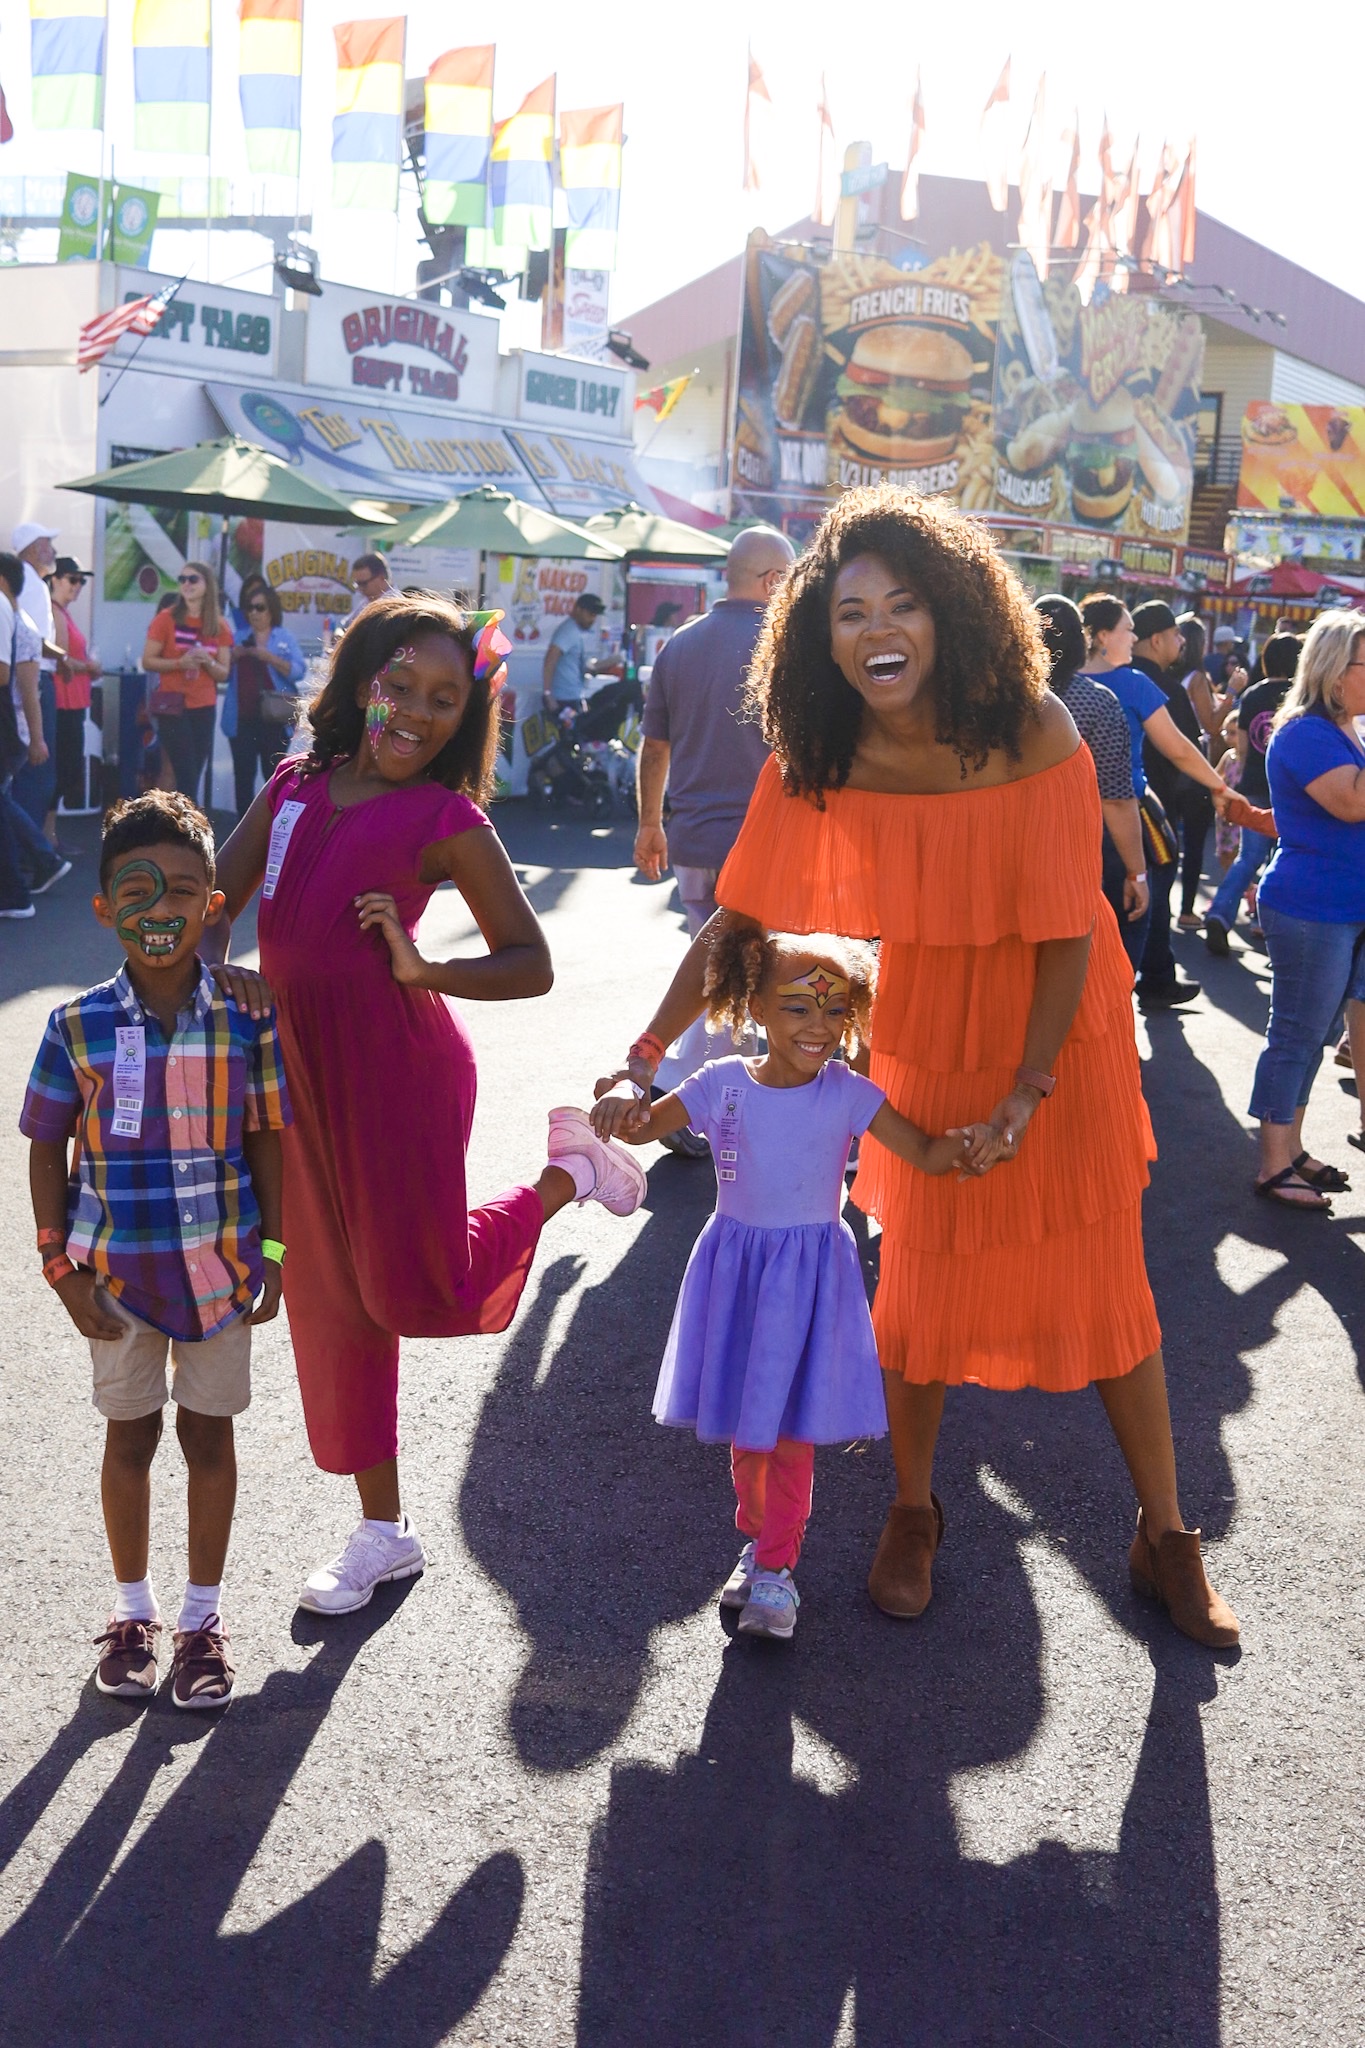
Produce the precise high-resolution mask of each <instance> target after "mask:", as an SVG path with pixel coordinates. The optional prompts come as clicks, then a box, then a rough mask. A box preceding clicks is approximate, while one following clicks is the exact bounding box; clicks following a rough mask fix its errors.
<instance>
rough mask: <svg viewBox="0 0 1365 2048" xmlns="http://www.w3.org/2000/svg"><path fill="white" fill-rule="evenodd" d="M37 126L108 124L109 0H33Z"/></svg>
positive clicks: (92, 126) (34, 113)
mask: <svg viewBox="0 0 1365 2048" xmlns="http://www.w3.org/2000/svg"><path fill="white" fill-rule="evenodd" d="M29 14H30V17H31V33H32V72H33V125H34V127H35V128H99V127H102V126H103V121H104V33H105V28H106V25H107V5H106V0H29Z"/></svg>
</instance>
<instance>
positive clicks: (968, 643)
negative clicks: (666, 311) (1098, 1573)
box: [627, 487, 1238, 1646]
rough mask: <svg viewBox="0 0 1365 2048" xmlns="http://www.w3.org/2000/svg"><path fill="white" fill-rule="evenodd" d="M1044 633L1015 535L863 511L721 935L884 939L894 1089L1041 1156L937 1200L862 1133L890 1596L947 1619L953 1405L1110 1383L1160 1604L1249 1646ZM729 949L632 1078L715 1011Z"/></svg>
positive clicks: (814, 570) (935, 1116)
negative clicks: (944, 1473) (1005, 541)
mask: <svg viewBox="0 0 1365 2048" xmlns="http://www.w3.org/2000/svg"><path fill="white" fill-rule="evenodd" d="M1046 675H1047V661H1046V657H1045V654H1044V652H1043V648H1042V644H1041V640H1040V636H1039V630H1038V621H1037V618H1036V615H1035V613H1034V611H1033V609H1032V606H1031V605H1030V603H1029V601H1028V598H1027V596H1026V595H1025V593H1024V591H1023V589H1022V587H1021V586H1020V584H1019V583H1018V582H1017V580H1016V579H1015V578H1014V576H1013V575H1012V574H1011V572H1010V571H1009V570H1008V569H1007V568H1006V566H1005V565H1004V563H1003V562H1002V561H1001V559H1000V557H999V556H998V555H997V554H996V552H995V550H994V548H993V547H992V545H991V542H990V540H989V538H988V536H987V534H986V532H985V529H984V528H983V527H981V526H980V525H979V524H977V523H976V522H975V521H972V520H969V519H966V518H964V517H963V516H961V515H960V514H958V513H956V512H954V511H952V510H951V509H950V508H948V507H945V506H943V505H941V504H940V503H939V502H938V501H935V500H926V499H920V498H917V497H915V496H914V495H913V494H912V493H909V492H906V491H899V490H894V489H891V488H889V487H884V488H880V489H874V490H858V491H852V492H849V493H848V494H846V495H845V496H844V497H843V498H842V499H840V501H839V503H838V504H837V505H836V506H835V507H834V508H833V509H832V510H831V511H830V513H829V514H828V515H827V517H826V518H825V520H824V522H823V524H822V525H821V527H820V530H819V532H818V533H817V534H816V536H815V539H814V541H813V543H812V544H811V547H810V548H809V550H808V551H807V553H806V554H805V555H804V556H803V557H802V558H801V560H800V561H799V562H798V563H797V564H796V565H795V567H794V568H793V569H792V571H791V573H790V575H789V576H788V579H787V582H786V584H785V585H784V587H783V588H782V589H781V590H780V591H779V592H778V594H777V595H776V597H775V598H774V599H773V602H772V605H771V608H770V611H769V614H768V619H767V622H766V625H765V627H764V632H763V637H762V639H761V640H760V642H759V647H758V651H757V654H756V656H755V662H754V668H753V672H752V676H751V685H750V687H751V692H752V694H753V696H754V699H755V702H756V705H757V708H758V710H759V712H760V714H761V717H762V721H763V729H764V733H765V735H766V737H767V738H768V740H769V742H770V743H771V745H772V747H773V759H772V760H770V761H769V763H768V764H767V766H766V768H765V769H764V771H763V774H762V776H761V777H760V780H759V783H758V787H757V789H756V790H755V792H754V797H753V801H752V803H751V804H750V807H749V812H748V816H747V818H746V820H745V823H744V826H743V829H742V831H741V833H740V837H739V839H738V841H737V843H736V845H735V848H734V851H733V852H732V854H731V856H730V859H729V861H728V862H727V864H726V866H725V869H724V871H723V872H722V874H721V877H720V882H719V884H718V887H717V898H718V900H719V902H720V903H721V905H722V906H723V907H722V909H721V910H720V911H719V912H718V914H717V916H718V919H726V920H733V919H734V918H736V917H743V918H746V919H749V920H751V921H753V922H756V923H758V924H760V925H762V926H765V927H766V928H768V929H769V930H780V931H788V932H812V931H820V930H827V931H836V932H840V933H843V934H845V935H847V936H849V937H861V938H879V939H880V940H881V941H882V964H881V977H880V986H879V990H878V995H877V1004H876V1009H875V1012H874V1015H873V1023H872V1048H871V1074H872V1078H873V1079H874V1080H875V1081H876V1082H877V1084H878V1085H879V1086H880V1087H881V1088H883V1089H885V1091H886V1093H887V1096H888V1097H889V1099H890V1101H891V1102H892V1103H893V1104H894V1105H895V1107H896V1108H897V1109H899V1110H900V1111H901V1112H902V1114H903V1115H905V1116H908V1117H910V1118H912V1119H913V1120H914V1122H915V1123H917V1124H918V1125H920V1126H921V1128H923V1129H925V1130H928V1131H933V1132H941V1131H946V1130H948V1129H949V1128H951V1127H954V1126H958V1125H965V1124H968V1123H973V1122H978V1121H984V1120H989V1121H992V1122H993V1123H994V1124H995V1125H996V1126H997V1128H999V1129H1000V1130H1001V1132H1002V1133H1003V1134H1004V1135H1005V1137H1006V1140H1007V1142H1008V1143H1009V1145H1010V1147H1011V1151H1012V1157H1011V1160H1010V1162H1009V1163H1008V1164H1007V1165H1004V1166H1001V1167H998V1168H997V1169H996V1170H995V1172H993V1173H991V1174H989V1175H987V1176H986V1177H985V1179H984V1180H979V1181H974V1180H968V1181H960V1180H958V1179H957V1178H955V1177H953V1176H948V1177H946V1178H944V1179H940V1180H932V1179H930V1178H929V1177H928V1176H926V1175H923V1174H915V1173H912V1172H911V1171H909V1170H908V1169H907V1168H906V1167H905V1166H904V1165H902V1163H901V1162H900V1161H898V1160H897V1159H895V1158H893V1157H892V1156H891V1154H890V1153H888V1152H887V1151H886V1150H885V1149H884V1148H883V1147H882V1146H880V1145H878V1144H877V1143H876V1142H875V1140H871V1139H867V1140H864V1143H863V1147H862V1151H861V1156H860V1164H859V1171H858V1178H857V1180H856V1182H855V1184H854V1188H853V1200H854V1201H855V1202H856V1203H857V1204H858V1206H859V1207H860V1208H862V1209H865V1210H866V1211H867V1213H868V1214H869V1215H870V1216H873V1217H875V1218H876V1219H877V1220H878V1221H879V1222H880V1224H881V1226H882V1246H881V1276H880V1281H879V1285H878V1289H877V1296H876V1302H875V1304H874V1310H873V1320H874V1324H875V1327H876V1331H877V1339H878V1345H879V1348H880V1352H881V1360H882V1365H883V1369H884V1380H885V1386H886V1396H887V1411H888V1416H889V1421H890V1428H891V1442H892V1450H893V1455H894V1459H895V1467H896V1479H897V1490H896V1499H895V1502H894V1504H893V1506H892V1507H891V1509H890V1512H889V1514H888V1516H887V1520H886V1526H885V1528H884V1529H883V1531H882V1537H881V1542H880V1544H879V1546H878V1549H877V1554H876V1558H875V1560H874V1562H873V1565H872V1571H871V1574H870V1577H869V1580H868V1589H869V1591H870V1593H871V1595H872V1598H873V1599H874V1600H875V1601H876V1603H877V1605H878V1606H879V1607H881V1608H882V1609H883V1610H884V1611H885V1612H886V1613H888V1614H894V1615H899V1616H911V1615H917V1614H920V1613H922V1612H923V1610H924V1608H925V1607H926V1606H927V1605H928V1602H929V1598H930V1593H931V1570H930V1568H931V1564H932V1560H933V1556H934V1553H935V1551H936V1550H937V1548H938V1545H939V1543H940V1542H941V1541H942V1537H943V1511H942V1508H941V1506H940V1504H939V1501H938V1498H937V1496H936V1495H935V1494H934V1493H933V1491H932V1477H933V1460H934V1447H935V1443H936V1440H937V1437H938V1430H939V1423H940V1419H941V1417H942V1412H943V1403H944V1391H945V1388H946V1387H948V1386H957V1385H960V1384H962V1383H963V1382H964V1381H971V1382H975V1383H976V1384H978V1385H981V1386H986V1387H996V1388H1001V1389H1011V1388H1017V1387H1041V1388H1044V1389H1047V1390H1049V1391H1052V1392H1057V1393H1065V1392H1070V1391H1072V1390H1074V1389H1077V1388H1080V1387H1084V1386H1087V1385H1088V1384H1090V1383H1091V1382H1092V1381H1093V1382H1094V1384H1095V1386H1096V1389H1097V1391H1098V1393H1099V1396H1100V1399H1101V1400H1102V1401H1103V1403H1104V1406H1105V1409H1106V1411H1107V1413H1108V1416H1109V1420H1110V1423H1111V1425H1112V1427H1113V1430H1114V1434H1115V1437H1116V1438H1117V1440H1118V1444H1119V1448H1120V1449H1121V1451H1122V1453H1123V1456H1124V1458H1125V1460H1126V1462H1127V1465H1128V1469H1129V1472H1130V1474H1131V1476H1132V1480H1133V1485H1134V1489H1135V1491H1136V1493H1137V1497H1138V1502H1139V1514H1138V1528H1137V1534H1136V1536H1135V1538H1134V1541H1133V1545H1132V1550H1131V1552H1130V1556H1129V1567H1130V1572H1131V1575H1132V1581H1133V1584H1134V1587H1135V1588H1136V1590H1137V1591H1139V1592H1140V1593H1143V1594H1146V1595H1147V1596H1148V1597H1151V1598H1156V1599H1160V1600H1161V1601H1162V1602H1163V1603H1164V1604H1165V1605H1166V1607H1167V1608H1168V1610H1169V1612H1170V1614H1171V1616H1172V1619H1173V1620H1174V1621H1175V1623H1176V1625H1177V1626H1178V1627H1179V1628H1181V1629H1183V1630H1184V1632H1185V1633H1186V1634H1187V1635H1191V1636H1193V1637H1194V1638H1195V1639H1196V1640H1198V1641H1201V1642H1205V1643H1209V1644H1212V1645H1217V1646H1224V1645H1228V1644H1231V1643H1234V1642H1235V1641H1236V1640H1237V1636H1238V1623H1237V1618H1236V1616H1235V1615H1234V1614H1233V1612H1232V1610H1231V1608H1230V1607H1229V1606H1228V1605H1227V1603H1226V1602H1225V1601H1223V1600H1222V1599H1221V1598H1220V1597H1219V1595H1218V1594H1217V1593H1215V1592H1214V1591H1213V1589H1212V1587H1211V1586H1210V1585H1209V1583H1208V1580H1207V1578H1206V1577H1205V1574H1204V1568H1203V1564H1202V1561H1201V1557H1200V1549H1199V1533H1198V1531H1197V1530H1186V1529H1185V1526H1184V1522H1183V1520H1182V1518H1181V1513H1180V1505H1179V1500H1178V1497H1177V1491H1176V1471H1175V1452H1174V1448H1173V1445H1172V1441H1171V1425H1170V1416H1169V1411H1168V1408H1167V1402H1166V1383H1165V1375H1164V1371H1163V1366H1162V1359H1161V1349H1160V1344H1161V1333H1160V1329H1159V1326H1158V1323H1157V1317H1156V1310H1155V1306H1154V1304H1153V1301H1152V1293H1151V1288H1150V1287H1149V1285H1148V1281H1147V1273H1146V1267H1145V1264H1144V1259H1143V1250H1142V1190H1143V1188H1144V1187H1145V1186H1146V1184H1147V1178H1148V1173H1147V1165H1148V1161H1149V1159H1151V1158H1153V1157H1154V1156H1155V1147H1154V1145H1153V1142H1152V1134H1151V1126H1150V1124H1149V1121H1148V1117H1147V1110H1146V1105H1145V1103H1144V1101H1143V1098H1142V1089H1141V1080H1140V1073H1139V1066H1138V1057H1137V1048H1136V1045H1135V1043H1134V1038H1133V1018H1132V993H1131V992H1132V973H1131V969H1130V967H1129V965H1128V961H1127V959H1126V956H1125V954H1124V950H1123V944H1122V941H1121V939H1120V937H1119V932H1118V927H1117V925H1116V924H1115V922H1114V916H1113V912H1112V911H1111V910H1110V908H1109V906H1108V904H1107V903H1106V902H1105V900H1104V897H1103V894H1102V892H1101V878H1100V857H1099V848H1100V815H1099V804H1098V796H1097V790H1096V783H1095V772H1094V768H1093V766H1092V764H1091V761H1090V758H1089V755H1088V754H1087V753H1086V751H1085V749H1084V748H1083V747H1082V746H1081V744H1080V741H1079V737H1078V735H1077V732H1076V728H1075V726H1074V725H1073V724H1072V722H1071V718H1070V716H1069V714H1068V713H1067V711H1066V709H1065V707H1064V706H1063V705H1062V704H1061V702H1060V701H1059V700H1058V699H1057V698H1055V697H1053V696H1052V695H1051V694H1050V693H1049V692H1048V690H1047V687H1046V681H1045V678H1046ZM713 935H714V934H713V932H712V930H711V928H710V927H708V928H707V930H704V931H703V932H702V933H701V934H700V936H699V937H698V939H697V940H696V942H695V943H694V945H693V947H692V950H691V952H690V953H689V954H688V956H687V958H686V960H685V961H684V963H683V966H682V967H681V968H680V970H679V972H678V975H677V977H676V978H675V980H674V983H673V985H672V987H671V988H670V990H669V992H668V994H667V996H666V997H665V999H664V1001H663V1003H662V1005H661V1006H660V1008H659V1010H658V1012H657V1013H656V1015H655V1017H654V1018H653V1019H652V1020H651V1023H650V1026H649V1029H648V1031H646V1032H645V1033H643V1034H642V1036H641V1038H640V1039H639V1040H637V1042H636V1045H635V1046H634V1047H633V1048H632V1052H631V1056H630V1059H629V1061H628V1065H627V1072H628V1073H629V1075H630V1078H631V1080H632V1081H633V1082H634V1083H635V1084H636V1085H644V1084H645V1083H647V1082H648V1080H649V1079H650V1078H652V1067H653V1066H654V1065H657V1058H656V1050H657V1049H658V1048H659V1047H660V1046H661V1045H666V1044H668V1043H669V1042H670V1041H671V1040H672V1039H674V1038H676V1037H677V1036H678V1035H679V1033H680V1032H681V1031H682V1030H683V1029H684V1028H685V1027H686V1025H687V1024H688V1023H690V1022H691V1021H692V1019H693V1018H694V1017H695V1016H696V1015H697V1014H698V1013H699V1011H700V1008H701V989H702V975H703V967H704V960H705V954H706V949H707V946H708V944H709V937H710V936H713Z"/></svg>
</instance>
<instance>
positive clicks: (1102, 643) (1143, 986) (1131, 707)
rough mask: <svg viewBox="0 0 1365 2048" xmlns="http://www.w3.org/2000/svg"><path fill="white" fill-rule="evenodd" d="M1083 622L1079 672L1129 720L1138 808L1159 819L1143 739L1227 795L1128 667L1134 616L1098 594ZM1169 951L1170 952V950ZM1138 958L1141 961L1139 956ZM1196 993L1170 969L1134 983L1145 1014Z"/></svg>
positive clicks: (1157, 849)
mask: <svg viewBox="0 0 1365 2048" xmlns="http://www.w3.org/2000/svg"><path fill="white" fill-rule="evenodd" d="M1081 617H1082V619H1083V620H1084V622H1085V632H1086V638H1087V640H1088V641H1089V643H1090V654H1089V658H1088V660H1087V662H1086V665H1085V669H1084V671H1083V673H1084V674H1085V675H1087V676H1089V677H1091V678H1092V680H1093V681H1095V682H1097V683H1103V684H1104V686H1105V688H1106V689H1107V690H1112V691H1113V693H1114V695H1115V696H1116V697H1117V698H1118V700H1119V705H1120V708H1121V709H1122V711H1123V715H1124V717H1125V718H1126V719H1127V721H1128V733H1129V738H1130V741H1131V744H1132V749H1133V788H1134V790H1135V791H1136V793H1137V799H1138V803H1139V805H1140V806H1142V807H1143V808H1144V809H1148V808H1151V809H1153V810H1155V811H1156V813H1157V815H1158V816H1161V815H1162V813H1161V806H1160V804H1159V803H1157V802H1156V800H1155V797H1154V796H1152V795H1150V794H1149V792H1148V788H1147V771H1146V769H1145V767H1144V765H1143V760H1142V742H1143V739H1144V737H1145V738H1147V739H1149V740H1150V741H1151V743H1152V745H1153V746H1154V747H1155V748H1156V750H1157V752H1158V753H1159V754H1164V755H1165V757H1166V759H1167V760H1168V761H1170V762H1172V763H1173V764H1174V766H1175V767H1177V768H1182V769H1183V770H1184V772H1185V773H1186V774H1187V775H1188V776H1189V777H1190V778H1191V780H1192V781H1195V782H1199V783H1202V784H1203V786H1204V787H1205V789H1209V790H1223V791H1224V792H1226V785H1225V784H1224V781H1223V778H1222V776H1221V775H1220V774H1219V773H1218V771H1217V769H1215V768H1211V767H1210V766H1209V764H1208V762H1207V761H1206V760H1205V759H1204V756H1203V755H1202V754H1201V753H1200V751H1199V749H1198V747H1197V746H1195V744H1194V742H1193V740H1189V739H1187V738H1186V737H1185V735H1184V733H1183V732H1181V730H1180V728H1179V726H1178V725H1177V724H1176V722H1175V720H1174V719H1173V718H1172V717H1171V712H1170V705H1169V703H1168V702H1167V698H1166V693H1165V691H1164V690H1163V689H1162V687H1161V685H1160V683H1157V682H1154V681H1153V679H1152V677H1151V676H1149V675H1147V674H1146V673H1145V672H1144V671H1143V670H1142V669H1140V668H1133V667H1132V666H1131V665H1130V664H1131V658H1132V653H1133V643H1134V641H1135V640H1136V638H1137V635H1136V632H1135V629H1134V626H1133V616H1132V613H1131V612H1130V611H1129V609H1128V607H1127V605H1126V604H1125V603H1124V602H1123V599H1122V598H1121V597H1111V596H1109V595H1108V593H1106V592H1100V591H1097V592H1096V593H1095V595H1094V596H1093V597H1087V598H1086V600H1085V602H1084V603H1083V604H1082V606H1081ZM1143 829H1144V837H1145V841H1146V847H1147V859H1148V863H1149V865H1160V866H1161V867H1162V868H1165V867H1167V866H1171V865H1172V864H1173V862H1174V858H1175V856H1174V855H1173V854H1171V853H1170V852H1169V851H1168V849H1167V847H1166V846H1165V845H1164V844H1160V843H1159V842H1158V840H1157V838H1156V836H1155V835H1154V833H1153V831H1152V828H1151V825H1150V822H1149V821H1148V820H1147V819H1144V821H1143ZM1158 904H1159V905H1160V906H1161V909H1160V915H1161V916H1163V917H1166V918H1169V916H1170V907H1169V906H1170V890H1169V888H1165V889H1162V888H1159V887H1154V888H1153V890H1152V914H1153V915H1156V914H1157V906H1158ZM1167 951H1168V953H1169V948H1168V949H1167ZM1138 957H1139V959H1141V957H1142V956H1141V955H1139V956H1138ZM1198 993H1199V983H1198V982H1197V981H1181V980H1180V979H1179V977H1178V976H1177V975H1176V974H1175V973H1174V970H1173V968H1172V970H1171V975H1170V979H1169V980H1168V981H1166V982H1163V983H1162V984H1161V985H1158V986H1152V985H1149V982H1148V980H1147V979H1146V978H1144V980H1143V981H1141V982H1139V984H1138V996H1139V999H1140V1001H1141V1004H1142V1007H1143V1009H1144V1010H1146V1009H1170V1008H1172V1007H1174V1005H1175V1004H1177V1003H1184V1002H1189V1001H1191V1000H1192V999H1193V998H1194V997H1195V996H1197V995H1198Z"/></svg>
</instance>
